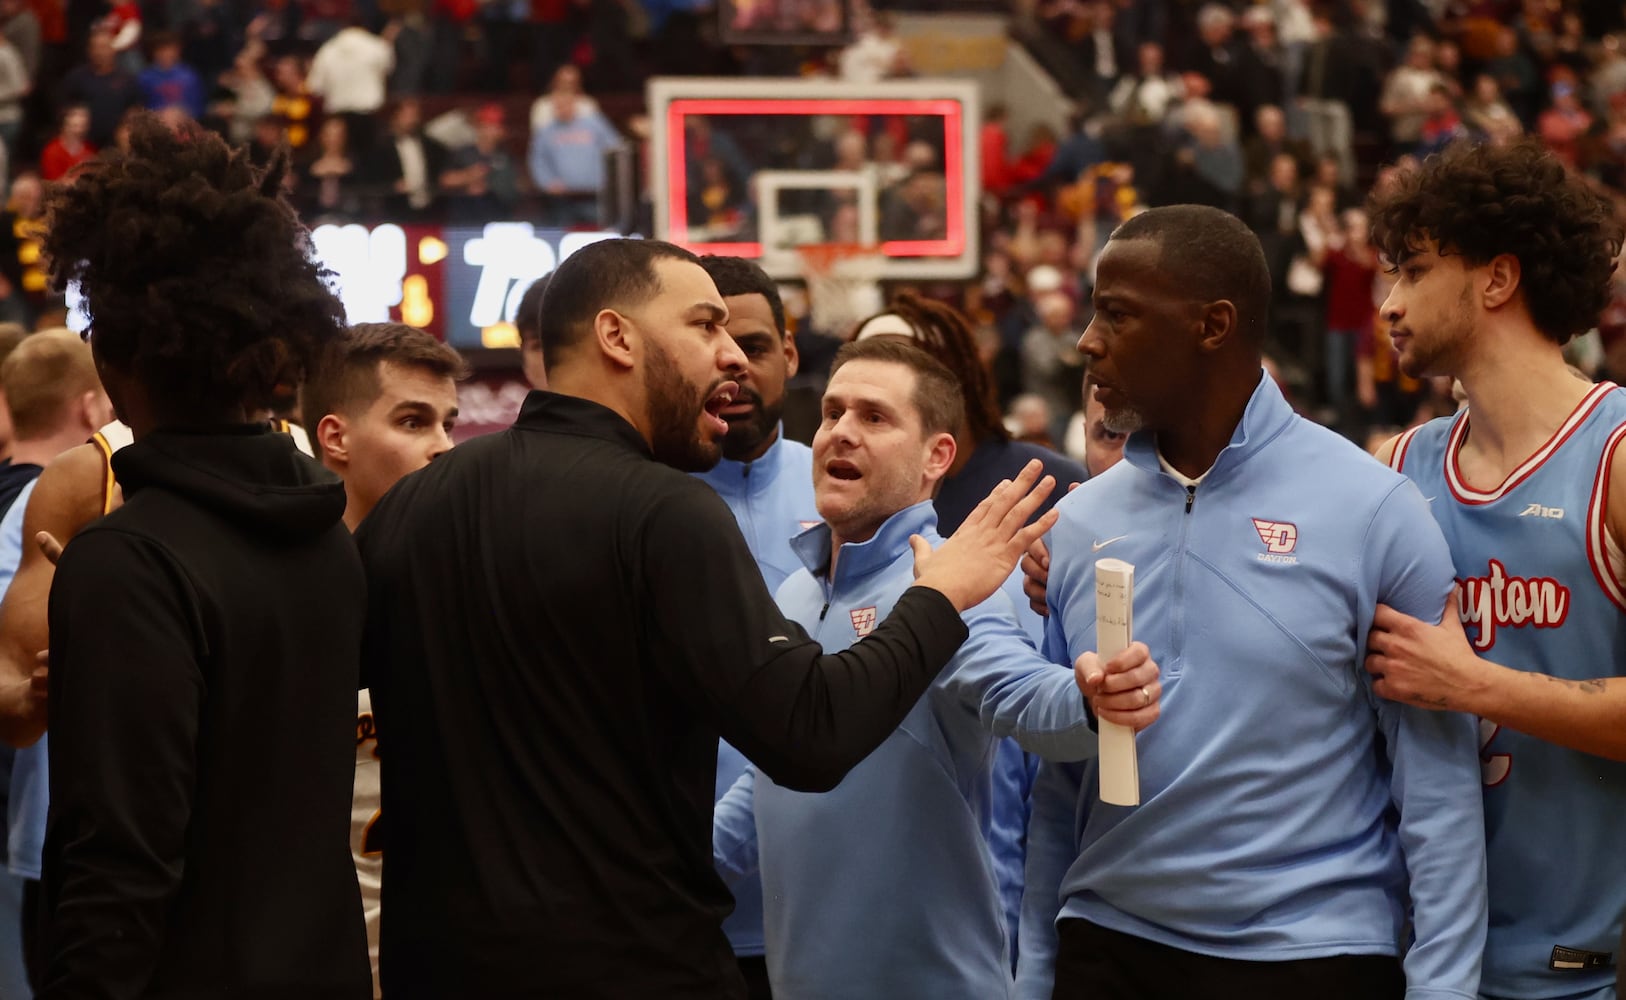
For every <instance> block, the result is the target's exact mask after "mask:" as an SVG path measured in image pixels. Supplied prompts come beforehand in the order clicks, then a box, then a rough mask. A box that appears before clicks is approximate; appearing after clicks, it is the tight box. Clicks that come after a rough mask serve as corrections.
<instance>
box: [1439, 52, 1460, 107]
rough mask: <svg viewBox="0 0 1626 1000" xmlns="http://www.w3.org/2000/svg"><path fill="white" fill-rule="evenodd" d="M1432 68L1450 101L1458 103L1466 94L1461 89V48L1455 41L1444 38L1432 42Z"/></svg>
mask: <svg viewBox="0 0 1626 1000" xmlns="http://www.w3.org/2000/svg"><path fill="white" fill-rule="evenodd" d="M1434 69H1435V70H1436V71H1437V72H1438V73H1439V74H1440V86H1442V87H1444V88H1445V89H1446V93H1447V94H1448V95H1449V96H1450V98H1451V101H1452V103H1453V104H1457V103H1460V102H1461V101H1462V99H1463V97H1464V96H1466V95H1465V94H1464V92H1463V89H1462V49H1460V48H1458V47H1457V43H1456V42H1453V41H1452V40H1451V39H1449V38H1444V39H1441V40H1440V41H1438V42H1436V43H1435V44H1434Z"/></svg>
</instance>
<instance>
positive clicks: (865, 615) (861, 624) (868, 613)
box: [847, 607, 875, 639]
mask: <svg viewBox="0 0 1626 1000" xmlns="http://www.w3.org/2000/svg"><path fill="white" fill-rule="evenodd" d="M847 616H848V617H849V618H851V619H852V620H853V631H854V632H855V633H857V635H858V638H860V639H862V638H864V636H866V635H869V634H870V633H871V632H873V631H875V609H874V608H873V607H868V608H854V609H853V610H852V611H850V612H848V613H847Z"/></svg>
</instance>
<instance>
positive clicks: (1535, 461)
mask: <svg viewBox="0 0 1626 1000" xmlns="http://www.w3.org/2000/svg"><path fill="white" fill-rule="evenodd" d="M1468 433H1469V415H1468V413H1467V412H1466V411H1463V412H1461V413H1458V414H1457V415H1456V416H1454V417H1442V418H1440V419H1438V420H1434V421H1431V422H1429V423H1427V424H1424V425H1423V426H1422V427H1419V428H1417V429H1415V430H1412V431H1409V432H1407V433H1406V434H1405V435H1403V436H1402V437H1401V438H1400V440H1399V441H1398V442H1397V444H1396V448H1395V454H1394V458H1393V459H1392V460H1391V464H1393V465H1394V467H1395V468H1397V469H1399V470H1401V471H1402V472H1404V473H1405V474H1406V475H1407V476H1410V477H1411V479H1412V480H1413V481H1414V482H1416V483H1417V485H1418V487H1419V488H1420V489H1421V490H1422V491H1423V496H1425V497H1427V498H1428V500H1429V502H1430V506H1431V507H1432V508H1433V512H1434V518H1435V520H1437V521H1438V522H1439V524H1440V528H1441V529H1442V530H1443V531H1444V532H1445V539H1446V541H1447V542H1448V543H1449V544H1450V546H1451V557H1452V560H1453V562H1454V563H1455V565H1456V574H1457V597H1458V600H1459V601H1460V604H1461V611H1460V613H1461V617H1462V622H1463V626H1464V628H1465V629H1466V631H1467V634H1468V639H1469V641H1470V643H1471V644H1472V645H1473V647H1474V649H1475V651H1477V652H1478V653H1479V655H1481V656H1483V657H1485V658H1486V659H1487V660H1490V661H1492V662H1494V663H1499V664H1502V665H1504V666H1508V667H1513V668H1516V669H1519V670H1528V671H1538V672H1540V673H1544V674H1549V675H1551V676H1553V677H1562V678H1567V679H1569V680H1574V681H1582V680H1590V679H1594V678H1598V677H1611V676H1616V675H1619V674H1622V673H1626V592H1623V590H1622V588H1621V586H1620V583H1619V582H1618V581H1619V580H1620V579H1621V577H1622V576H1623V575H1626V565H1623V564H1622V562H1621V560H1620V558H1619V555H1618V553H1617V554H1615V555H1614V556H1611V554H1610V553H1609V551H1608V544H1607V542H1606V539H1605V530H1604V515H1605V506H1606V504H1605V501H1606V497H1607V491H1608V470H1609V459H1610V457H1611V456H1612V454H1613V452H1614V450H1615V448H1616V446H1617V445H1618V444H1619V443H1620V442H1621V441H1622V439H1623V438H1626V391H1623V390H1621V389H1619V388H1618V387H1616V386H1614V385H1613V384H1610V383H1603V384H1600V385H1599V386H1597V387H1596V388H1595V389H1593V390H1592V391H1591V392H1590V393H1588V395H1587V396H1586V398H1585V399H1584V400H1583V401H1582V402H1581V404H1580V405H1579V406H1578V407H1577V408H1576V410H1575V412H1574V413H1573V414H1571V416H1570V418H1569V419H1568V420H1567V421H1566V422H1565V423H1564V425H1563V426H1562V427H1560V428H1559V430H1558V432H1557V433H1556V434H1554V435H1553V437H1552V439H1551V440H1549V441H1548V442H1547V444H1546V445H1544V446H1543V447H1542V448H1541V449H1540V450H1539V451H1537V452H1536V454H1534V455H1532V456H1531V457H1530V459H1529V460H1527V461H1526V462H1525V463H1524V464H1523V465H1521V466H1520V467H1519V468H1518V469H1516V470H1514V472H1513V473H1512V474H1511V475H1510V476H1508V478H1507V480H1506V481H1505V482H1504V483H1503V484H1502V485H1500V486H1498V487H1496V488H1495V489H1492V490H1489V491H1481V490H1476V489H1473V488H1472V487H1470V486H1469V485H1468V484H1467V483H1466V482H1465V481H1464V480H1463V478H1462V476H1461V474H1460V472H1459V471H1458V467H1457V460H1456V456H1457V454H1458V452H1459V450H1460V448H1461V445H1462V442H1463V441H1464V440H1465V439H1466V437H1467V435H1468ZM1480 742H1481V751H1480V755H1481V760H1482V762H1483V771H1484V782H1485V828H1486V831H1485V832H1486V842H1487V844H1486V846H1487V849H1488V863H1489V867H1488V871H1489V879H1490V885H1489V889H1490V933H1489V937H1488V939H1487V941H1486V950H1485V963H1484V973H1483V980H1482V985H1481V987H1480V989H1481V991H1482V992H1483V993H1485V994H1488V995H1491V996H1497V997H1512V998H1520V1000H1523V998H1537V997H1560V996H1565V997H1567V996H1575V995H1581V994H1585V995H1589V996H1590V995H1593V994H1592V993H1591V991H1593V990H1599V991H1602V992H1599V993H1597V994H1596V995H1597V996H1599V997H1609V998H1612V997H1614V992H1613V983H1614V978H1615V971H1614V968H1613V967H1612V965H1610V964H1609V956H1611V955H1612V954H1613V953H1614V951H1615V949H1616V948H1617V947H1618V946H1619V944H1620V940H1621V923H1622V916H1623V914H1626V837H1623V836H1622V829H1623V825H1622V824H1623V822H1626V763H1619V762H1615V761H1609V760H1605V759H1604V758H1602V757H1595V756H1592V755H1591V754H1585V753H1580V752H1577V751H1574V750H1567V749H1564V748H1563V747H1559V746H1556V745H1554V744H1552V743H1547V742H1545V741H1542V740H1538V739H1535V738H1533V737H1530V736H1526V735H1524V734H1523V733H1518V732H1514V731H1512V730H1510V729H1506V728H1503V727H1499V726H1497V725H1495V724H1494V723H1490V722H1487V721H1481V723H1480Z"/></svg>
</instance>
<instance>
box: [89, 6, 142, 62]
mask: <svg viewBox="0 0 1626 1000" xmlns="http://www.w3.org/2000/svg"><path fill="white" fill-rule="evenodd" d="M94 30H95V31H96V32H98V33H100V34H105V35H106V36H107V38H108V41H109V42H110V43H111V44H112V46H113V58H114V61H115V62H116V63H117V64H118V67H119V68H120V69H122V70H124V71H125V72H126V73H129V74H131V75H132V76H133V75H134V74H136V73H139V72H141V30H142V26H141V5H140V4H138V3H136V2H135V0H107V13H106V14H104V15H103V16H102V18H101V19H100V20H98V21H97V22H96V26H95V29H94Z"/></svg>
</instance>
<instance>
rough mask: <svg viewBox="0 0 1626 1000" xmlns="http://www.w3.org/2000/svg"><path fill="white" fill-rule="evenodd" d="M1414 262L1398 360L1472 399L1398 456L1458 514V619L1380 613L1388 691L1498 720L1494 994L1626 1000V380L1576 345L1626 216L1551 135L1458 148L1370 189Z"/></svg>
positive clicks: (1398, 449)
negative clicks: (1579, 370) (1593, 363)
mask: <svg viewBox="0 0 1626 1000" xmlns="http://www.w3.org/2000/svg"><path fill="white" fill-rule="evenodd" d="M1372 208H1373V212H1372V216H1373V236H1374V237H1375V239H1376V242H1377V244H1378V246H1379V247H1380V248H1381V249H1382V250H1383V252H1384V256H1385V257H1386V258H1387V259H1388V261H1389V262H1390V263H1391V264H1392V265H1393V266H1394V267H1395V268H1396V269H1397V270H1398V272H1399V275H1398V280H1397V281H1396V282H1395V285H1394V288H1393V289H1392V290H1391V291H1390V293H1389V297H1388V299H1387V301H1385V302H1384V303H1383V307H1382V311H1383V314H1384V317H1385V318H1386V319H1388V320H1389V322H1390V324H1391V331H1390V337H1391V338H1392V339H1393V340H1394V342H1395V349H1396V351H1397V353H1398V360H1399V366H1400V370H1401V371H1402V372H1404V373H1406V374H1407V375H1410V376H1412V377H1414V378H1416V377H1422V376H1431V375H1444V376H1449V377H1452V378H1455V379H1457V380H1459V381H1460V383H1461V385H1462V389H1463V391H1464V392H1465V393H1466V394H1467V398H1468V405H1467V407H1466V408H1465V409H1463V410H1461V411H1459V412H1458V413H1457V414H1456V415H1454V416H1451V417H1442V418H1440V419H1438V420H1434V421H1432V422H1430V423H1427V424H1424V425H1423V426H1422V427H1420V428H1417V429H1415V430H1412V431H1409V432H1407V433H1405V434H1403V435H1401V436H1400V437H1398V438H1396V439H1395V440H1394V441H1392V442H1390V443H1389V444H1388V445H1386V446H1384V448H1383V449H1382V450H1381V451H1380V452H1379V458H1382V459H1384V460H1386V461H1388V462H1389V463H1390V464H1391V465H1392V466H1393V467H1394V468H1396V469H1399V470H1400V471H1401V472H1403V473H1405V474H1406V475H1407V476H1408V477H1410V478H1411V479H1412V480H1414V481H1415V482H1416V483H1417V484H1418V487H1419V488H1420V489H1421V490H1422V491H1423V494H1424V495H1425V496H1427V497H1429V499H1430V503H1429V510H1430V512H1431V513H1432V514H1433V516H1434V519H1435V520H1437V521H1438V522H1439V524H1440V527H1441V528H1442V529H1443V530H1444V531H1445V536H1446V539H1447V541H1449V542H1450V544H1451V557H1452V559H1453V561H1454V562H1455V564H1456V576H1457V587H1456V596H1457V598H1458V601H1460V604H1458V603H1455V602H1453V603H1452V604H1451V605H1449V612H1450V613H1448V614H1447V615H1446V616H1445V620H1444V621H1443V622H1441V623H1440V624H1439V625H1433V624H1430V622H1426V621H1420V620H1418V618H1417V617H1414V615H1415V613H1413V614H1406V613H1403V611H1402V610H1400V609H1394V608H1388V607H1385V608H1380V609H1379V610H1378V613H1377V619H1376V621H1375V623H1374V625H1373V630H1372V642H1371V648H1372V655H1371V657H1370V659H1369V660H1368V661H1367V669H1368V670H1370V671H1371V672H1372V673H1373V675H1374V676H1375V677H1377V678H1378V679H1377V681H1376V684H1375V689H1376V691H1377V693H1378V694H1380V695H1382V696H1384V697H1387V698H1393V699H1396V700H1397V701H1400V702H1403V703H1405V704H1407V705H1415V706H1420V707H1421V708H1424V709H1447V710H1453V711H1459V712H1467V713H1470V714H1472V715H1477V716H1478V717H1479V719H1480V722H1479V736H1480V742H1481V747H1480V755H1481V760H1482V761H1483V774H1482V777H1483V779H1484V789H1483V794H1484V803H1485V834H1486V841H1487V851H1488V861H1489V868H1488V875H1487V878H1488V883H1489V888H1490V909H1491V920H1490V933H1489V936H1488V939H1487V941H1486V946H1485V974H1484V982H1483V985H1482V987H1481V989H1482V992H1483V993H1484V995H1485V996H1487V997H1506V998H1516V1000H1523V998H1537V997H1564V998H1567V1000H1577V998H1586V1000H1614V998H1615V995H1616V988H1615V975H1614V970H1613V969H1612V968H1611V965H1618V963H1619V961H1620V959H1619V957H1618V955H1612V953H1613V952H1614V951H1615V949H1616V948H1617V946H1618V944H1619V941H1620V937H1621V925H1622V922H1623V916H1626V854H1623V853H1622V851H1621V849H1620V818H1621V816H1622V815H1623V814H1626V678H1623V677H1621V676H1620V675H1621V673H1622V672H1623V670H1626V668H1623V667H1622V664H1623V663H1626V613H1623V612H1626V560H1623V559H1622V558H1621V549H1620V545H1621V541H1622V539H1626V451H1623V450H1622V449H1621V447H1620V445H1621V442H1622V440H1626V393H1622V392H1621V391H1620V389H1619V388H1618V387H1616V386H1615V385H1613V384H1611V383H1608V382H1604V383H1600V384H1597V385H1594V384H1593V383H1592V382H1591V381H1590V380H1585V379H1580V378H1577V377H1575V375H1574V374H1573V373H1572V372H1571V371H1570V369H1569V367H1568V366H1567V365H1566V363H1565V360H1564V354H1563V345H1564V344H1566V343H1567V342H1568V341H1569V340H1570V338H1571V337H1573V336H1575V335H1577V334H1579V333H1582V332H1584V331H1585V330H1586V329H1587V328H1588V327H1590V326H1592V325H1593V324H1594V323H1595V322H1596V321H1597V318H1598V314H1599V313H1600V312H1601V311H1602V310H1603V308H1604V307H1605V306H1606V305H1607V304H1608V302H1609V298H1610V286H1611V276H1612V275H1613V273H1614V271H1615V266H1616V263H1615V262H1616V258H1617V256H1618V255H1619V253H1620V249H1621V241H1622V227H1621V224H1620V221H1619V216H1618V215H1617V214H1616V212H1615V210H1614V207H1613V206H1612V205H1611V204H1610V202H1609V200H1608V199H1607V198H1606V197H1604V196H1603V195H1601V194H1599V193H1597V192H1596V191H1594V190H1593V189H1592V188H1591V186H1590V185H1589V183H1588V181H1587V180H1586V179H1585V178H1583V177H1580V176H1578V175H1576V174H1574V173H1573V172H1570V171H1568V170H1566V169H1565V168H1564V166H1563V165H1562V164H1561V163H1560V162H1559V161H1558V160H1557V159H1556V158H1554V156H1553V155H1552V154H1551V153H1550V152H1548V151H1547V150H1545V149H1543V148H1541V146H1540V145H1539V144H1536V143H1520V144H1517V145H1513V146H1509V147H1506V148H1496V147H1493V146H1470V145H1467V144H1462V145H1458V146H1455V147H1452V148H1450V149H1448V150H1446V151H1445V152H1444V153H1442V154H1440V155H1438V156H1435V157H1430V158H1429V159H1428V161H1426V162H1425V163H1424V164H1423V166H1422V168H1421V169H1419V170H1417V171H1415V172H1412V173H1409V174H1405V175H1402V177H1401V178H1400V180H1399V182H1398V184H1397V185H1396V186H1395V188H1394V189H1392V190H1391V191H1389V192H1388V193H1386V194H1385V195H1384V196H1383V197H1380V198H1377V199H1374V202H1373V206H1372Z"/></svg>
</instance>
